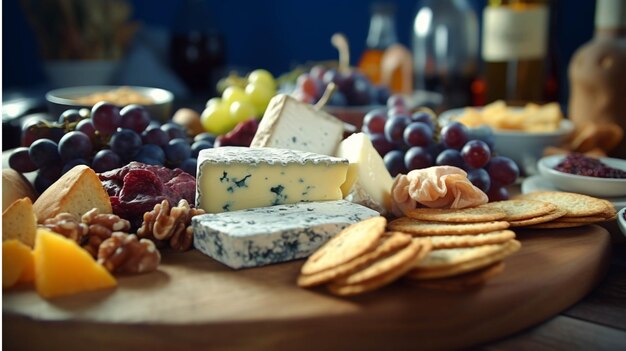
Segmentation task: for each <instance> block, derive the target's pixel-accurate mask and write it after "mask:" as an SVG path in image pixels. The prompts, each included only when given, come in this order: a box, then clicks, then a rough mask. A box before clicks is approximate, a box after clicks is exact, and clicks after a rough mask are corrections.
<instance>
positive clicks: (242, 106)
mask: <svg viewBox="0 0 626 351" xmlns="http://www.w3.org/2000/svg"><path fill="white" fill-rule="evenodd" d="M228 111H229V112H230V118H232V119H233V120H235V121H236V123H239V122H243V121H245V120H248V119H250V118H253V117H256V116H257V113H256V110H255V108H254V105H252V104H251V103H247V102H244V101H235V102H233V103H232V104H230V108H229V109H228Z"/></svg>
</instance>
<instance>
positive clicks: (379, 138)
mask: <svg viewBox="0 0 626 351" xmlns="http://www.w3.org/2000/svg"><path fill="white" fill-rule="evenodd" d="M369 138H370V140H371V141H372V146H374V149H376V151H378V154H379V155H380V157H384V156H385V155H386V154H387V153H388V152H389V151H391V150H393V149H394V145H393V144H392V143H390V142H389V140H387V138H385V136H384V135H383V134H371V135H369Z"/></svg>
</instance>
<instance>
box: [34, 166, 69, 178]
mask: <svg viewBox="0 0 626 351" xmlns="http://www.w3.org/2000/svg"><path fill="white" fill-rule="evenodd" d="M38 172H39V175H41V176H43V177H44V178H46V179H48V180H52V181H56V180H57V179H59V178H60V177H61V174H62V172H63V164H62V163H61V162H59V163H54V164H50V165H46V166H44V167H41V168H39V171H38Z"/></svg>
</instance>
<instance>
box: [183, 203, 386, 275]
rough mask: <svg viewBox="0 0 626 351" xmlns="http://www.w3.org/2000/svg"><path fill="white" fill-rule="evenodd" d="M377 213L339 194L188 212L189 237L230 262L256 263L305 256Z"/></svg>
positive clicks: (238, 265) (233, 265)
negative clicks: (192, 214) (335, 197)
mask: <svg viewBox="0 0 626 351" xmlns="http://www.w3.org/2000/svg"><path fill="white" fill-rule="evenodd" d="M378 215H379V214H378V212H376V211H374V210H371V209H369V208H367V207H365V206H361V205H358V204H355V203H352V202H349V201H345V200H338V201H325V202H302V203H297V204H290V205H277V206H271V207H262V208H251V209H246V210H240V211H232V212H222V213H210V214H204V215H200V216H195V217H193V219H192V225H193V233H194V241H193V242H194V246H195V248H196V249H198V250H199V251H201V252H202V253H204V254H206V255H208V256H210V257H212V258H213V259H215V260H217V261H219V262H221V263H223V264H225V265H227V266H229V267H231V268H234V269H239V268H246V267H258V266H264V265H267V264H272V263H279V262H286V261H291V260H295V259H299V258H305V257H308V256H309V255H311V254H312V253H313V252H314V251H315V250H317V249H318V248H319V247H320V246H321V245H322V244H324V243H325V242H326V241H328V240H329V239H330V238H332V237H333V236H334V235H336V234H337V233H339V232H340V231H341V230H342V229H344V228H346V227H347V226H349V225H351V224H354V223H357V222H360V221H362V220H365V219H368V218H370V217H375V216H378Z"/></svg>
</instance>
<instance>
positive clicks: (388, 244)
mask: <svg viewBox="0 0 626 351" xmlns="http://www.w3.org/2000/svg"><path fill="white" fill-rule="evenodd" d="M411 240H412V237H411V236H410V235H408V234H404V233H398V232H394V233H385V236H384V237H383V238H381V239H380V240H379V242H378V244H377V246H376V248H375V249H374V250H372V251H369V252H366V253H365V254H364V255H362V256H359V257H357V258H355V259H353V260H351V261H348V262H346V263H344V264H341V265H339V266H336V267H332V268H329V269H326V270H323V271H321V272H318V273H315V274H300V276H299V277H298V286H300V287H302V288H310V287H313V286H316V285H321V284H324V283H328V282H330V281H331V280H333V279H337V278H339V277H343V276H345V275H347V274H350V273H352V272H354V271H355V270H357V269H359V268H361V267H363V266H365V265H367V264H368V263H369V262H372V261H374V260H376V259H378V258H379V257H382V256H385V255H387V254H389V253H391V252H395V251H397V250H400V249H402V248H404V247H406V246H408V245H410V244H411Z"/></svg>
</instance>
